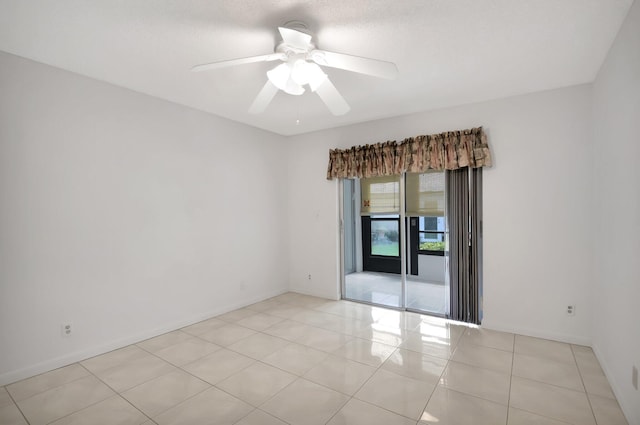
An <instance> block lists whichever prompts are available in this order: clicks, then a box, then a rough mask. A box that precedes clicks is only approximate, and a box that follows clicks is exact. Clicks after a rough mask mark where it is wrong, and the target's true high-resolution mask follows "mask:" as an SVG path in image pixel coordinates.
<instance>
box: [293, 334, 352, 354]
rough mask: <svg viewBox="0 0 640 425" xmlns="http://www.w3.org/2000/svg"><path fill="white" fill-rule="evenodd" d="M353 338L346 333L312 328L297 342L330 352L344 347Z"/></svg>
mask: <svg viewBox="0 0 640 425" xmlns="http://www.w3.org/2000/svg"><path fill="white" fill-rule="evenodd" d="M351 339H353V338H352V337H350V336H348V335H345V334H340V333H337V332H331V331H328V330H326V329H320V328H310V329H308V330H307V332H306V333H305V334H304V335H302V336H301V337H300V338H298V339H297V340H296V342H297V343H299V344H302V345H306V346H308V347H311V348H315V349H316V350H321V351H326V352H328V353H330V352H332V351H335V350H337V349H338V348H340V347H342V346H343V345H345V344H346V343H347V342H349V341H350V340H351Z"/></svg>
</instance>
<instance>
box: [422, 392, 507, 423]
mask: <svg viewBox="0 0 640 425" xmlns="http://www.w3.org/2000/svg"><path fill="white" fill-rule="evenodd" d="M506 422H507V406H504V405H502V404H498V403H494V402H492V401H489V400H485V399H482V398H478V397H473V396H470V395H467V394H463V393H460V392H457V391H453V390H449V389H446V388H444V387H440V386H439V387H438V388H436V390H435V391H434V393H433V395H432V396H431V399H430V400H429V403H428V404H427V407H426V409H425V410H424V412H422V415H421V417H420V421H419V422H418V424H429V425H449V424H452V425H453V424H456V425H457V424H460V425H463V424H464V425H466V424H473V425H504V424H505V423H506Z"/></svg>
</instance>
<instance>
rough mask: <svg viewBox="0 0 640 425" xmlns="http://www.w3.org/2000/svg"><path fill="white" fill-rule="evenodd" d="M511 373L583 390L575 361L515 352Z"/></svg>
mask: <svg viewBox="0 0 640 425" xmlns="http://www.w3.org/2000/svg"><path fill="white" fill-rule="evenodd" d="M512 373H513V375H515V376H519V377H521V378H528V379H533V380H534V381H540V382H544V383H547V384H552V385H558V386H560V387H564V388H569V389H572V390H576V391H584V386H583V385H582V379H581V378H580V373H579V372H578V367H577V366H576V364H575V363H567V362H560V361H557V360H553V359H551V358H544V357H534V356H528V355H525V354H520V353H515V354H514V358H513V372H512Z"/></svg>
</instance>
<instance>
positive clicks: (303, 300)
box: [296, 295, 336, 309]
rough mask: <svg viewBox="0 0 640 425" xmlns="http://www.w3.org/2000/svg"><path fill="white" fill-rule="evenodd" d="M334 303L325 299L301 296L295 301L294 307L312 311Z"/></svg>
mask: <svg viewBox="0 0 640 425" xmlns="http://www.w3.org/2000/svg"><path fill="white" fill-rule="evenodd" d="M334 302H336V301H334V300H330V299H327V298H319V297H314V296H311V295H302V296H301V297H300V298H299V299H298V300H296V305H298V306H299V307H304V308H310V309H314V308H317V307H320V306H323V305H325V304H331V303H334Z"/></svg>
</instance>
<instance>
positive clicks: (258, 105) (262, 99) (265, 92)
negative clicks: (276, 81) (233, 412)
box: [249, 80, 278, 114]
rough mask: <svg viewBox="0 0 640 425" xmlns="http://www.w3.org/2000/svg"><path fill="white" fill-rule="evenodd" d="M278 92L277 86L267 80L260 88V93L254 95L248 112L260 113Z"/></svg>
mask: <svg viewBox="0 0 640 425" xmlns="http://www.w3.org/2000/svg"><path fill="white" fill-rule="evenodd" d="M277 92H278V88H277V87H276V86H274V85H273V84H271V81H269V80H267V82H266V83H265V85H264V86H263V87H262V90H260V93H258V95H257V96H256V98H255V99H254V101H253V103H252V104H251V107H250V108H249V113H250V114H260V113H262V112H264V110H265V109H266V108H267V106H269V103H271V100H273V97H274V96H275V95H276V93H277Z"/></svg>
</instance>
